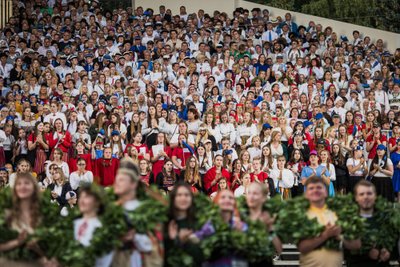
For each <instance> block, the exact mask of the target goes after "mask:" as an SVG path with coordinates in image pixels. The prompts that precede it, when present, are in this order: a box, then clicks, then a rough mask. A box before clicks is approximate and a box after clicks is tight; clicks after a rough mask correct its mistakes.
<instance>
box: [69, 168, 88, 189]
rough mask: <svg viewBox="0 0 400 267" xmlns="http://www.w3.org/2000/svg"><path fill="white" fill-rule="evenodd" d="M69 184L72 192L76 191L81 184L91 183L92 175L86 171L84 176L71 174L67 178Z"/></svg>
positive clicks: (76, 172)
mask: <svg viewBox="0 0 400 267" xmlns="http://www.w3.org/2000/svg"><path fill="white" fill-rule="evenodd" d="M69 183H70V184H71V188H72V190H76V189H77V188H78V187H79V185H80V184H81V183H90V184H91V183H93V173H92V172H91V171H86V172H85V173H84V174H79V173H78V171H75V172H73V173H71V176H70V177H69Z"/></svg>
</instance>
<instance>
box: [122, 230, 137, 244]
mask: <svg viewBox="0 0 400 267" xmlns="http://www.w3.org/2000/svg"><path fill="white" fill-rule="evenodd" d="M135 234H136V231H135V229H131V230H129V231H128V232H127V233H126V234H125V235H124V236H123V237H122V240H123V241H124V242H132V241H133V239H134V238H135Z"/></svg>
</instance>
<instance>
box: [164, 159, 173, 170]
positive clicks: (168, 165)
mask: <svg viewBox="0 0 400 267" xmlns="http://www.w3.org/2000/svg"><path fill="white" fill-rule="evenodd" d="M172 167H173V165H172V162H171V161H168V162H166V163H165V164H164V169H165V171H167V172H172Z"/></svg>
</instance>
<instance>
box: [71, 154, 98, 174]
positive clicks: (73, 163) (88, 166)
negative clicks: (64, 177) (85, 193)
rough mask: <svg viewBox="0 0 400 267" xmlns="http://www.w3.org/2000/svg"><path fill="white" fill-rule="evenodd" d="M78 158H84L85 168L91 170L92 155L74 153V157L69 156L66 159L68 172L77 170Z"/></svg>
mask: <svg viewBox="0 0 400 267" xmlns="http://www.w3.org/2000/svg"><path fill="white" fill-rule="evenodd" d="M79 159H84V160H85V161H86V168H85V169H86V170H88V171H91V172H93V168H92V155H90V154H81V155H76V158H73V157H71V158H69V160H68V167H69V172H70V173H72V172H74V171H76V170H78V166H77V165H76V164H78V160H79Z"/></svg>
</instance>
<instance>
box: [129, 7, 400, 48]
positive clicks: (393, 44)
mask: <svg viewBox="0 0 400 267" xmlns="http://www.w3.org/2000/svg"><path fill="white" fill-rule="evenodd" d="M160 5H165V6H166V8H169V9H171V11H172V13H173V14H177V13H178V12H179V7H180V6H182V5H183V6H186V9H187V11H188V12H190V13H193V12H197V10H199V9H204V11H205V12H206V13H209V14H212V12H213V11H214V10H218V11H221V12H222V11H223V12H227V13H228V14H232V12H233V10H234V9H235V8H236V7H243V8H247V9H249V10H251V9H252V8H254V7H259V8H261V9H264V8H267V9H268V10H269V12H270V14H271V16H273V17H277V16H284V15H285V13H286V12H287V11H286V10H283V9H279V8H273V7H270V6H265V5H259V4H255V3H251V2H247V1H243V0H179V1H177V0H135V6H136V7H138V6H142V7H143V8H153V9H154V11H155V12H156V13H157V12H158V7H159V6H160ZM290 13H291V14H292V16H293V18H294V20H295V21H296V23H297V24H298V25H308V22H309V21H311V20H313V21H314V22H316V23H320V24H321V25H322V26H324V27H327V26H331V27H332V28H333V30H334V31H335V32H336V33H337V34H338V35H346V36H347V37H348V38H349V40H351V38H352V32H353V30H358V31H359V32H360V33H361V35H362V37H365V36H369V37H370V38H371V39H372V41H373V42H375V41H376V40H377V39H382V40H383V41H384V42H385V47H387V49H388V50H389V51H390V52H391V53H393V52H394V51H395V50H396V49H397V48H400V34H396V33H392V32H387V31H382V30H377V29H373V28H368V27H363V26H358V25H354V24H351V23H344V22H340V21H336V20H331V19H326V18H322V17H317V16H311V15H306V14H302V13H297V12H290Z"/></svg>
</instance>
